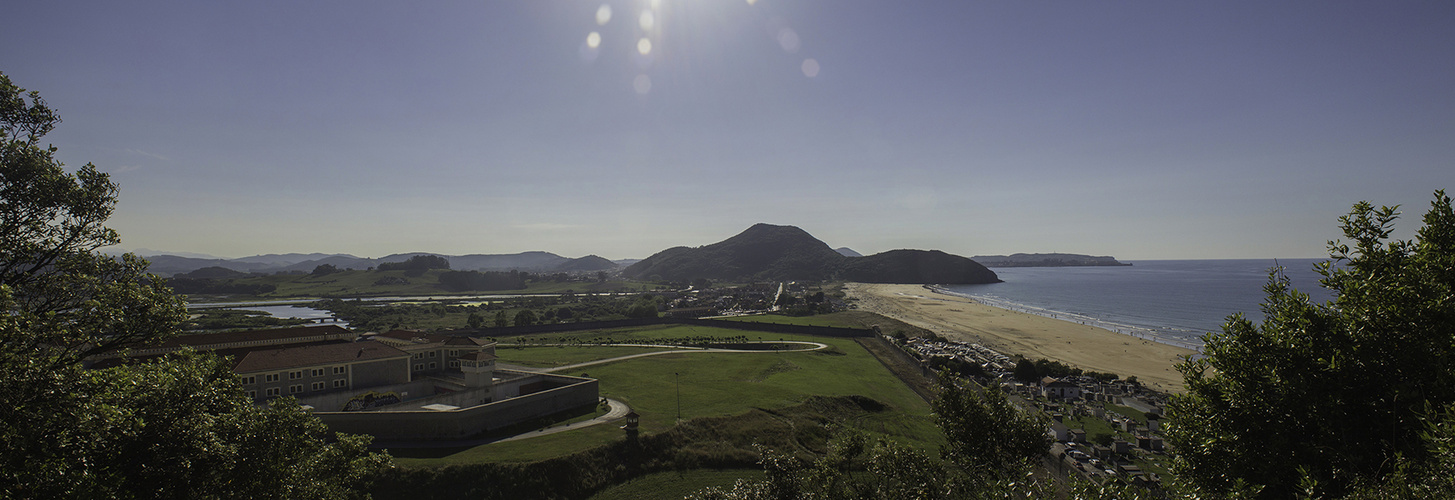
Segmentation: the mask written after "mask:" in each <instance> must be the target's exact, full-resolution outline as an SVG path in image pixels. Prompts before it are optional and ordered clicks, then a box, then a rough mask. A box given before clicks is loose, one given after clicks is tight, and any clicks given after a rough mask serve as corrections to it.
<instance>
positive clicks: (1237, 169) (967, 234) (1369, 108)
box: [0, 0, 1455, 261]
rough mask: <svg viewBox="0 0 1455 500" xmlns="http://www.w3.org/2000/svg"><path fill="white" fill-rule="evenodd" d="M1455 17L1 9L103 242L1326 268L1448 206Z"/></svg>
mask: <svg viewBox="0 0 1455 500" xmlns="http://www.w3.org/2000/svg"><path fill="white" fill-rule="evenodd" d="M1452 25H1455V2H1449V1H1446V0H1437V1H1423V2H1418V1H1391V2H1369V1H1322V0H1321V1H1278V2H1266V1H1219V2H1191V1H1165V0H1157V1H1151V0H1146V1H1141V0H1105V1H1098V0H1093V1H1068V2H1052V1H1009V0H987V1H979V0H956V1H884V0H879V1H870V0H755V1H747V0H630V1H615V0H605V1H602V0H594V1H584V0H474V1H453V2H451V1H439V2H435V1H423V2H384V1H367V0H365V1H356V0H350V1H330V0H317V1H312V0H310V1H294V0H289V1H248V2H195V1H175V2H161V1H142V2H109V1H108V2H75V1H66V0H58V1H47V2H20V3H17V4H15V5H8V6H7V7H6V8H5V15H4V16H3V17H0V72H4V73H5V74H7V75H9V76H10V78H11V79H12V81H13V82H14V83H15V84H16V85H19V86H21V87H23V88H26V89H29V90H37V91H39V92H40V93H41V95H42V97H44V98H45V99H46V101H47V102H48V103H49V104H50V105H51V107H53V108H54V109H56V110H58V111H59V113H60V115H61V117H62V119H63V120H64V121H63V123H61V124H60V125H59V126H58V127H57V128H56V129H55V131H53V132H52V133H51V134H50V135H49V136H47V137H46V138H45V141H47V142H50V143H51V144H53V145H54V146H55V147H57V148H58V152H57V156H58V158H59V159H60V160H61V161H63V162H65V163H66V164H67V165H68V167H69V168H75V167H78V166H80V165H84V164H86V163H88V162H89V163H94V164H95V165H96V166H97V167H98V168H99V169H100V170H102V171H104V172H108V173H110V175H111V177H112V179H113V180H114V181H116V182H117V183H118V184H119V185H120V191H119V196H120V199H119V202H118V204H117V207H116V212H115V214H114V216H113V217H112V219H111V221H110V224H109V225H110V226H111V227H112V228H114V229H116V230H117V231H119V232H120V234H121V237H122V240H123V241H122V244H121V245H120V248H121V249H125V250H138V249H148V250H151V251H160V252H166V253H183V252H189V253H202V254H208V255H214V256H221V257H242V256H248V255H257V254H266V253H287V252H302V253H309V252H324V253H348V254H353V255H357V256H361V257H382V256H385V255H389V254H394V253H402V252H434V253H440V254H449V255H461V254H497V253H515V252H523V251H536V250H540V251H548V252H554V253H557V254H560V255H563V256H566V257H580V256H584V255H588V254H595V255H600V256H603V257H606V258H610V259H624V258H644V257H647V256H649V255H651V254H653V253H655V252H657V251H660V250H662V249H665V248H668V247H672V246H679V245H685V246H699V245H706V244H710V243H714V242H717V241H720V240H723V239H726V238H728V237H730V236H732V235H734V234H737V233H739V232H741V231H743V230H744V229H747V228H748V227H749V226H751V225H753V224H754V223H759V222H766V223H770V224H784V225H794V226H798V227H800V228H803V229H804V230H806V231H808V232H809V233H811V234H813V235H814V236H816V237H818V238H819V239H821V240H823V241H824V242H826V243H828V244H829V245H830V246H833V247H841V246H847V247H849V248H852V249H854V250H856V251H859V252H861V253H864V254H870V253H877V252H882V251H887V250H893V249H898V248H920V249H938V250H944V251H947V252H950V253H955V254H960V255H966V256H970V255H985V254H1008V253H1014V252H1071V253H1084V254H1093V255H1113V256H1116V257H1117V258H1119V259H1122V260H1132V261H1135V260H1146V259H1228V258H1295V257H1321V256H1327V251H1326V242H1328V241H1329V240H1332V239H1338V238H1341V237H1342V234H1341V233H1340V231H1339V228H1338V217H1339V216H1341V215H1343V214H1346V213H1347V212H1348V211H1349V209H1350V207H1351V206H1352V205H1353V204H1354V203H1355V202H1358V201H1361V200H1367V201H1370V202H1371V203H1374V204H1375V205H1376V206H1378V205H1401V206H1402V207H1403V209H1404V210H1403V211H1404V214H1405V217H1404V218H1403V219H1402V222H1403V224H1402V225H1401V228H1400V230H1399V231H1397V232H1396V233H1395V235H1396V236H1397V237H1402V238H1410V237H1413V230H1414V229H1415V228H1416V227H1418V225H1419V218H1420V216H1421V215H1422V214H1423V213H1424V212H1425V210H1426V209H1427V208H1428V207H1429V203H1430V201H1431V200H1432V199H1433V195H1432V193H1433V192H1434V191H1435V190H1436V189H1451V190H1452V192H1455V30H1452V29H1451V28H1450V27H1451V26H1452Z"/></svg>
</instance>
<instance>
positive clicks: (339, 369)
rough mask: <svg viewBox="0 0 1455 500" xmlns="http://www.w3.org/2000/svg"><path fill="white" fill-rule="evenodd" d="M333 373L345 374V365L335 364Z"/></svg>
mask: <svg viewBox="0 0 1455 500" xmlns="http://www.w3.org/2000/svg"><path fill="white" fill-rule="evenodd" d="M333 374H334V375H343V374H344V367H342V366H335V367H333Z"/></svg>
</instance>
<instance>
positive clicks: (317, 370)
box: [313, 368, 323, 377]
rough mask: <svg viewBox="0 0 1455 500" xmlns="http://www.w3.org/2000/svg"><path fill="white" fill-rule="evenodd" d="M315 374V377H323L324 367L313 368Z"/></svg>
mask: <svg viewBox="0 0 1455 500" xmlns="http://www.w3.org/2000/svg"><path fill="white" fill-rule="evenodd" d="M313 376H315V377H322V376H323V368H314V369H313Z"/></svg>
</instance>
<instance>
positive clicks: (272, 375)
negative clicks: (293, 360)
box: [263, 373, 278, 382]
mask: <svg viewBox="0 0 1455 500" xmlns="http://www.w3.org/2000/svg"><path fill="white" fill-rule="evenodd" d="M263 380H266V381H268V382H277V381H278V374H276V373H269V374H267V375H264V376H263Z"/></svg>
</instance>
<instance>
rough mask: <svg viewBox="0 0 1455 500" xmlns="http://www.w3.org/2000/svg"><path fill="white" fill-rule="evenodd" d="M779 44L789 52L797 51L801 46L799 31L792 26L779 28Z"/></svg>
mask: <svg viewBox="0 0 1455 500" xmlns="http://www.w3.org/2000/svg"><path fill="white" fill-rule="evenodd" d="M778 46H780V47H783V51H784V52H787V53H789V54H793V53H797V52H798V47H799V46H800V44H799V41H798V32H797V31H793V29H792V28H783V29H780V30H778Z"/></svg>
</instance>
